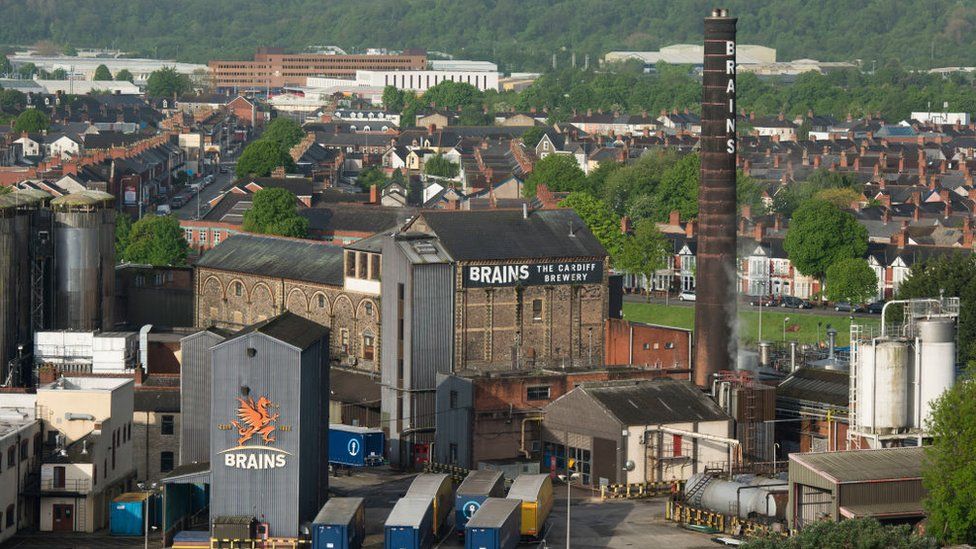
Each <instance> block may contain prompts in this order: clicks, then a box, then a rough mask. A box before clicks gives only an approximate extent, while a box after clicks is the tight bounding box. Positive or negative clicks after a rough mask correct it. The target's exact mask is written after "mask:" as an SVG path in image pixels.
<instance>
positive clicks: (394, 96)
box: [383, 86, 407, 112]
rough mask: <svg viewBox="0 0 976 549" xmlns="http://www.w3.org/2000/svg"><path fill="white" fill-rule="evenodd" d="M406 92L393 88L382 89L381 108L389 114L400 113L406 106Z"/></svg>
mask: <svg viewBox="0 0 976 549" xmlns="http://www.w3.org/2000/svg"><path fill="white" fill-rule="evenodd" d="M406 99H407V98H406V92H404V91H403V90H401V89H399V88H397V87H395V86H386V87H385V88H383V106H384V107H386V110H387V111H390V112H401V111H403V107H404V105H405V104H406Z"/></svg>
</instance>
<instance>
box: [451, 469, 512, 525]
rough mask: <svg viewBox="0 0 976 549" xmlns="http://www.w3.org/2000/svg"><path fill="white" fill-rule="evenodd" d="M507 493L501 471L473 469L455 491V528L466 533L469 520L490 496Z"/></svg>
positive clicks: (496, 496)
mask: <svg viewBox="0 0 976 549" xmlns="http://www.w3.org/2000/svg"><path fill="white" fill-rule="evenodd" d="M504 495H505V477H504V476H503V475H502V473H501V471H487V470H480V471H471V472H470V473H468V476H467V477H465V478H464V481H463V482H461V485H460V486H458V489H457V492H455V499H454V528H455V530H456V531H457V533H458V535H461V536H463V535H464V527H465V525H467V524H468V520H469V519H471V517H473V516H474V514H475V513H477V512H478V509H481V504H482V503H484V502H485V500H486V499H488V498H500V497H503V496H504Z"/></svg>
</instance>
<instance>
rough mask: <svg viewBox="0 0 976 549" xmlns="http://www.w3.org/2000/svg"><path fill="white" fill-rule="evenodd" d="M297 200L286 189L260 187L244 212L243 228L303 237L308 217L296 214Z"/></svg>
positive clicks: (249, 230)
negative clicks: (250, 204)
mask: <svg viewBox="0 0 976 549" xmlns="http://www.w3.org/2000/svg"><path fill="white" fill-rule="evenodd" d="M297 204H298V201H297V199H296V198H295V195H294V194H292V193H291V191H288V190H286V189H281V188H269V189H261V190H260V191H258V192H256V193H254V201H253V204H252V206H251V209H250V210H248V211H246V212H244V225H243V229H244V230H245V231H247V232H251V233H259V234H273V235H278V236H291V237H295V238H305V237H306V236H307V235H308V219H306V218H304V217H302V216H300V215H298V213H297Z"/></svg>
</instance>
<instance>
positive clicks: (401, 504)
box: [383, 497, 434, 549]
mask: <svg viewBox="0 0 976 549" xmlns="http://www.w3.org/2000/svg"><path fill="white" fill-rule="evenodd" d="M433 521H434V502H433V501H432V500H431V499H430V498H426V497H403V498H400V499H399V500H398V501H397V502H396V505H394V506H393V511H391V512H390V516H389V517H388V518H387V519H386V524H385V525H384V526H383V533H384V547H385V548H386V549H430V547H431V546H432V545H433V544H434V528H433V526H432V524H433Z"/></svg>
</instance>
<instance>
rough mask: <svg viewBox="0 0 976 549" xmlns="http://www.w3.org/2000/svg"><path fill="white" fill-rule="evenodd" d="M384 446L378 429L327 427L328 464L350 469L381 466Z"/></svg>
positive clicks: (343, 426) (333, 425)
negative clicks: (346, 466)
mask: <svg viewBox="0 0 976 549" xmlns="http://www.w3.org/2000/svg"><path fill="white" fill-rule="evenodd" d="M384 446H385V438H384V434H383V431H381V430H379V429H368V428H366V427H354V426H352V425H342V424H338V423H333V424H331V425H329V463H334V464H339V465H348V466H350V467H366V466H370V465H381V464H382V463H383V454H384V451H385V448H384Z"/></svg>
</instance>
